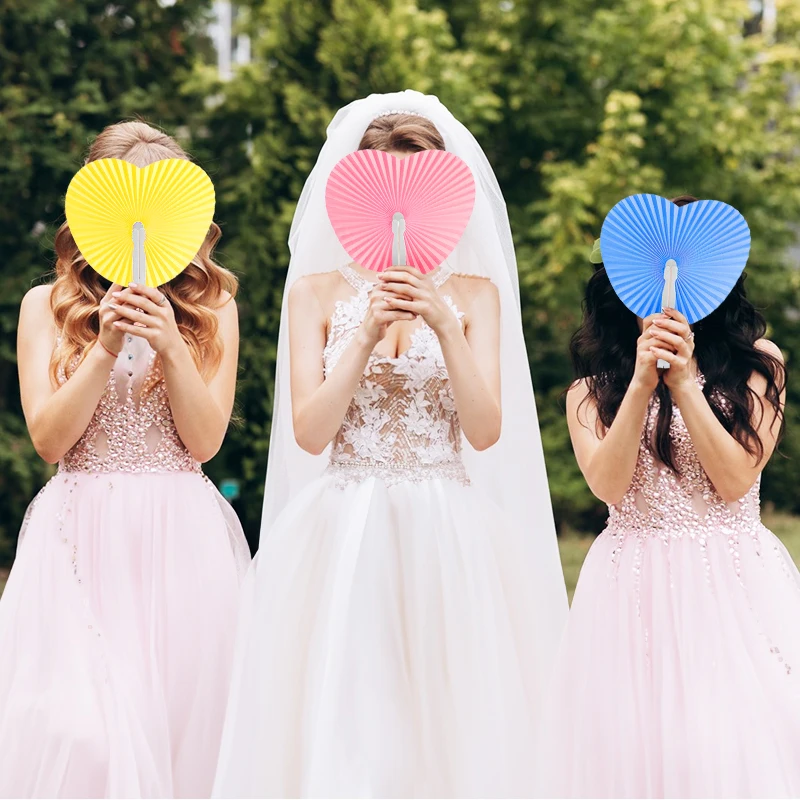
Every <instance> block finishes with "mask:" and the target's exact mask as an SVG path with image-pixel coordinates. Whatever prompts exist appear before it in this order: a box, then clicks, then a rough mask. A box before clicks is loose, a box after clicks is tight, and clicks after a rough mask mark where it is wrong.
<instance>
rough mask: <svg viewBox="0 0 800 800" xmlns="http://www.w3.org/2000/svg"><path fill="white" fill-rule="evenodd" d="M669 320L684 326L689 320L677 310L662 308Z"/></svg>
mask: <svg viewBox="0 0 800 800" xmlns="http://www.w3.org/2000/svg"><path fill="white" fill-rule="evenodd" d="M661 310H662V311H663V312H664V313H665V314H666V315H667V316H668V317H670V319H674V320H677V321H678V322H683V323H684V324H685V325H688V324H689V320H688V319H686V317H685V316H684V315H683V314H681V312H680V311H678V309H677V308H663V309H661Z"/></svg>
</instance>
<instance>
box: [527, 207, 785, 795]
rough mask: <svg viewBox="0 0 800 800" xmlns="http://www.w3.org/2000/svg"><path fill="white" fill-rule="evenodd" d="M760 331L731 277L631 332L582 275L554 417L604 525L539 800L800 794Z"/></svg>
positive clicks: (549, 738)
mask: <svg viewBox="0 0 800 800" xmlns="http://www.w3.org/2000/svg"><path fill="white" fill-rule="evenodd" d="M693 199H694V198H689V197H684V198H679V199H677V200H676V201H674V202H676V203H678V204H679V205H683V204H684V203H686V202H691V201H692V200H693ZM765 329H766V325H765V322H764V319H763V317H762V316H761V315H760V314H759V313H758V311H757V310H756V309H755V308H754V307H753V306H752V305H751V304H750V302H748V300H747V299H746V297H745V292H744V278H742V279H740V281H739V283H738V284H737V285H736V287H735V288H734V289H733V290H732V292H731V293H730V295H729V296H728V298H727V299H726V300H725V301H724V303H723V304H722V306H721V307H720V308H719V309H718V310H717V311H715V312H714V313H713V314H711V315H710V316H709V317H707V318H706V319H704V320H702V321H701V322H699V323H697V324H696V325H695V326H693V329H690V326H689V325H688V324H687V323H686V320H685V318H684V317H683V316H682V315H681V314H679V313H678V312H676V311H673V310H667V311H666V312H665V313H661V314H655V315H653V316H651V317H648V318H647V319H644V320H641V319H638V320H637V318H636V317H635V316H633V314H631V313H630V312H629V311H628V310H627V309H626V308H625V307H624V306H623V305H622V303H621V302H620V301H619V300H618V298H617V297H616V295H615V294H614V292H613V289H612V288H611V285H610V282H609V279H608V277H607V275H606V272H605V269H604V268H603V267H602V265H600V266H599V267H598V269H597V271H596V272H595V274H594V276H593V277H592V278H591V279H590V281H589V286H588V289H587V295H586V304H585V314H584V321H583V325H582V327H581V328H580V330H579V331H578V332H577V334H576V335H575V337H574V339H573V347H572V349H573V359H574V362H575V365H576V367H577V373H578V380H577V381H576V382H575V383H574V384H573V386H572V387H571V388H570V390H569V393H568V399H567V413H568V417H569V427H570V433H571V436H572V443H573V447H574V450H575V454H576V457H577V459H578V463H579V465H580V467H581V470H582V471H583V474H584V476H585V477H586V480H587V482H588V484H589V486H590V488H591V489H592V491H593V492H594V493H595V495H597V497H599V498H600V499H602V500H604V501H606V502H607V503H608V504H609V520H608V524H607V527H606V529H605V531H603V533H602V534H600V536H599V537H598V538H597V540H596V541H595V543H594V544H593V546H592V548H591V550H590V551H589V554H588V556H587V558H586V562H585V563H584V566H583V569H582V570H581V575H580V580H579V582H578V587H577V591H576V593H575V599H574V603H573V607H572V611H571V614H570V620H569V624H568V629H567V633H566V634H565V640H564V641H563V644H562V648H561V653H560V658H559V661H558V664H557V667H556V670H557V672H556V675H557V678H556V681H555V685H554V687H553V690H552V692H551V697H550V699H551V705H550V709H549V712H548V714H547V716H546V718H545V720H544V726H543V729H542V743H541V749H540V753H539V756H540V763H539V769H538V774H539V778H540V780H541V787H540V788H541V794H542V795H543V796H548V797H564V796H568V797H798V796H800V758H798V752H799V748H800V575H798V571H797V569H796V568H795V565H794V564H793V563H792V560H791V558H790V557H789V554H788V553H787V551H786V550H785V548H784V547H783V545H782V544H781V543H780V542H779V541H778V539H777V538H776V537H775V536H774V535H773V534H772V533H771V532H770V531H769V530H767V529H766V528H765V527H764V525H763V524H762V523H761V518H760V514H759V482H760V475H761V471H762V469H763V468H764V466H765V465H766V463H767V461H768V460H769V458H770V456H771V454H772V452H773V450H774V448H775V445H776V441H777V439H778V436H779V433H780V430H781V427H782V421H783V403H784V383H785V375H784V367H783V360H782V357H781V353H780V350H779V349H778V348H777V347H776V346H775V345H774V344H773V343H772V342H770V341H768V340H766V339H765V338H763V337H764V333H765ZM659 357H661V358H664V359H666V360H667V361H669V362H670V364H671V368H670V369H669V370H666V371H663V372H661V371H659V370H657V369H656V360H657V359H658V358H659Z"/></svg>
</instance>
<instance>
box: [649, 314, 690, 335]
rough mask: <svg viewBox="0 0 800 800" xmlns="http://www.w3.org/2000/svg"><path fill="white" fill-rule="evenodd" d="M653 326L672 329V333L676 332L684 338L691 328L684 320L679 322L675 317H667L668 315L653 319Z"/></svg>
mask: <svg viewBox="0 0 800 800" xmlns="http://www.w3.org/2000/svg"><path fill="white" fill-rule="evenodd" d="M653 326H654V327H656V328H661V329H663V330H667V331H672V332H673V333H677V334H679V335H681V336H683V337H684V338H685V337H686V336H687V335H688V334H689V331H690V330H691V328H690V327H689V325H688V324H687V323H685V322H680V321H678V320H677V319H669V318H668V317H665V318H662V319H654V320H653Z"/></svg>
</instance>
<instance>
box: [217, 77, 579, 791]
mask: <svg viewBox="0 0 800 800" xmlns="http://www.w3.org/2000/svg"><path fill="white" fill-rule="evenodd" d="M365 148H374V149H381V150H385V151H387V152H389V153H391V154H393V155H394V156H396V157H398V158H403V157H406V156H408V155H409V154H411V153H413V152H418V151H421V150H426V149H441V150H444V149H447V150H449V151H451V152H453V153H455V154H456V155H458V156H460V157H461V158H462V159H463V160H464V161H465V162H466V163H467V165H468V166H469V167H470V169H471V170H472V173H473V176H474V178H475V183H476V200H475V208H474V212H473V215H472V218H471V220H470V222H469V224H468V226H467V229H466V231H465V234H464V236H463V238H462V240H461V241H460V243H459V244H458V246H457V247H456V249H455V251H454V252H453V254H452V255H451V256H450V257H449V258H448V259H447V261H446V262H445V263H444V264H442V265H441V266H440V267H438V268H437V269H436V270H435V271H434V272H433V273H431V274H430V275H428V276H423V275H422V274H421V273H419V272H418V271H417V270H415V269H414V268H413V267H404V268H393V269H391V270H389V271H388V272H386V273H383V274H380V275H377V274H375V273H370V272H369V271H367V270H366V269H364V268H362V267H360V266H358V265H356V264H349V263H348V258H347V255H346V254H345V252H344V250H343V249H342V247H341V245H340V244H339V242H338V240H337V239H336V236H335V234H334V232H333V229H332V227H331V224H330V222H329V220H328V217H327V214H326V211H325V184H326V180H327V177H328V175H329V174H330V172H331V170H332V168H333V167H334V165H335V164H336V163H337V162H338V161H339V160H340V159H341V158H342V157H343V156H345V155H347V154H348V153H351V152H353V151H354V150H356V149H365ZM289 245H290V249H291V254H292V258H291V264H290V267H289V274H288V278H287V291H286V292H285V299H284V309H283V316H282V323H281V334H280V344H279V357H278V375H277V386H276V395H275V398H276V399H275V412H274V419H273V429H272V442H271V451H270V459H269V468H268V473H267V485H266V497H265V504H264V516H263V522H262V539H261V549H260V552H259V554H258V556H257V558H256V562H255V566H254V568H253V569H252V570H251V573H250V575H249V578H248V581H247V585H246V588H245V597H244V602H243V610H242V615H241V620H240V629H239V636H238V644H237V654H236V667H235V674H234V681H233V687H232V690H231V697H230V702H229V706H228V713H227V720H226V726H225V732H224V734H223V745H222V752H221V756H220V763H219V768H218V772H217V781H216V787H215V794H216V795H218V796H222V797H229V796H236V797H242V796H263V795H268V796H307V795H325V796H404V797H409V796H420V795H422V796H426V795H427V796H451V795H458V796H467V795H471V796H474V795H484V796H494V797H497V796H500V795H525V794H528V793H529V792H530V787H531V781H532V776H531V774H530V766H529V764H530V761H531V747H532V744H531V741H532V730H533V727H534V721H535V717H536V714H537V712H538V709H539V693H540V690H541V688H542V686H544V685H545V682H546V675H547V673H548V670H549V667H550V664H551V662H552V660H553V658H554V655H555V649H556V647H557V644H558V639H559V637H560V634H561V630H562V626H563V624H564V622H565V619H566V612H567V600H566V592H565V589H564V582H563V576H562V574H561V568H560V566H559V560H558V550H557V545H556V538H555V530H554V526H553V518H552V511H551V506H550V498H549V493H548V486H547V479H546V474H545V467H544V460H543V456H542V447H541V441H540V437H539V430H538V424H537V418H536V406H535V402H534V397H533V390H532V387H531V382H530V375H529V371H528V363H527V357H526V353H525V346H524V342H523V336H522V327H521V318H520V309H519V290H518V279H517V272H516V262H515V258H514V250H513V245H512V240H511V232H510V229H509V224H508V218H507V215H506V211H505V205H504V202H503V198H502V195H501V193H500V189H499V187H498V184H497V181H496V179H495V177H494V174H493V172H492V170H491V167H490V166H489V163H488V161H487V160H486V157H485V156H484V154H483V152H482V150H481V149H480V147H479V145H478V144H477V142H476V141H475V139H474V138H473V137H472V135H471V134H470V133H469V132H468V131H467V129H466V128H465V127H464V126H463V125H461V124H460V123H459V122H458V121H456V120H455V118H454V117H453V116H452V115H451V114H450V113H449V112H448V111H447V109H446V108H445V107H444V106H443V105H442V104H441V103H440V102H439V101H438V99H437V98H435V97H432V96H425V95H422V94H419V93H418V92H412V91H406V92H399V93H396V94H386V95H371V96H370V97H368V98H366V99H364V100H359V101H356V102H354V103H351V104H350V105H348V106H347V107H345V108H344V109H342V110H341V111H339V113H338V114H337V115H336V117H335V118H334V120H333V122H332V123H331V125H330V127H329V129H328V139H327V142H326V144H325V146H324V147H323V148H322V151H321V153H320V156H319V160H318V161H317V165H316V166H315V168H314V170H313V171H312V173H311V175H310V176H309V178H308V181H307V183H306V186H305V188H304V190H303V193H302V196H301V197H300V201H299V204H298V208H297V212H296V215H295V219H294V223H293V225H292V230H291V234H290V239H289ZM287 390H288V391H289V392H290V394H287ZM501 422H502V433H501ZM323 452H326V455H325V456H323Z"/></svg>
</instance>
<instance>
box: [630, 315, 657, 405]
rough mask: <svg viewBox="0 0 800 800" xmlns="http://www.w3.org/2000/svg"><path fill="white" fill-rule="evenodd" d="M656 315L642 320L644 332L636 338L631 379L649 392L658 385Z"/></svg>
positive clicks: (634, 384)
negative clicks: (654, 341)
mask: <svg viewBox="0 0 800 800" xmlns="http://www.w3.org/2000/svg"><path fill="white" fill-rule="evenodd" d="M656 316H657V315H655V314H653V315H651V316H649V317H645V318H644V320H643V321H642V333H641V335H640V336H639V338H638V339H637V340H636V364H635V365H634V368H633V378H632V379H631V384H632V385H633V386H634V387H635V388H640V389H646V390H647V391H648V393H650V392H652V391H653V390H654V389H655V388H656V386H657V385H658V370H657V369H656V361H658V356H656V355H655V354H654V353H653V321H654V320H655V318H656Z"/></svg>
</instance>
